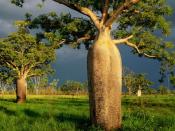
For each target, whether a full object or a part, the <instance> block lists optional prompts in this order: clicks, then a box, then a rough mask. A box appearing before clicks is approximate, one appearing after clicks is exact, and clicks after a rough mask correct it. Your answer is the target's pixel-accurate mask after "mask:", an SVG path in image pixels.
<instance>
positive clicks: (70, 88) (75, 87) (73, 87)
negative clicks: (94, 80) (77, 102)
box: [60, 81, 87, 94]
mask: <svg viewBox="0 0 175 131" xmlns="http://www.w3.org/2000/svg"><path fill="white" fill-rule="evenodd" d="M86 88H87V87H86V86H85V85H84V84H83V83H80V82H77V81H66V82H65V83H64V84H63V85H61V86H60V90H61V91H62V92H64V93H65V94H79V93H82V92H86Z"/></svg>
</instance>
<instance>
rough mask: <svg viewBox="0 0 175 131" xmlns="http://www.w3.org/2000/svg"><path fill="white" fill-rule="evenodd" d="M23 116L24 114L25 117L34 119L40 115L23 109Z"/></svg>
mask: <svg viewBox="0 0 175 131" xmlns="http://www.w3.org/2000/svg"><path fill="white" fill-rule="evenodd" d="M24 114H25V115H26V116H29V117H34V118H36V117H41V115H40V114H39V113H37V112H35V111H32V110H30V109H24Z"/></svg>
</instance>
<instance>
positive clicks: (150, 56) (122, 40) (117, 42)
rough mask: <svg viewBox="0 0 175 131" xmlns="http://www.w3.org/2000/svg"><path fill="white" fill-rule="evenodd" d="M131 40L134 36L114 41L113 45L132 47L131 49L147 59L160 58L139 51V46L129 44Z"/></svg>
mask: <svg viewBox="0 0 175 131" xmlns="http://www.w3.org/2000/svg"><path fill="white" fill-rule="evenodd" d="M131 38H133V35H130V36H128V37H126V38H123V39H118V40H113V43H115V44H125V45H127V46H130V47H132V48H134V49H135V50H136V51H137V53H138V54H141V55H144V56H145V57H148V58H158V56H156V55H149V54H147V53H144V52H141V51H140V50H139V48H138V47H137V45H135V44H134V43H132V42H129V39H131Z"/></svg>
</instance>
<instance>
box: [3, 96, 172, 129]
mask: <svg viewBox="0 0 175 131" xmlns="http://www.w3.org/2000/svg"><path fill="white" fill-rule="evenodd" d="M14 101H15V96H14V95H6V96H0V131H80V130H82V131H84V130H96V131H98V130H100V128H94V127H91V126H90V124H89V123H90V122H89V107H88V97H87V96H64V95H62V96H41V95H37V96H36V95H31V96H28V100H27V102H26V103H25V104H16V103H15V102H14ZM122 109H123V112H122V114H123V124H122V130H124V131H174V130H175V96H144V97H141V98H138V97H135V96H131V97H130V96H124V97H123V99H122Z"/></svg>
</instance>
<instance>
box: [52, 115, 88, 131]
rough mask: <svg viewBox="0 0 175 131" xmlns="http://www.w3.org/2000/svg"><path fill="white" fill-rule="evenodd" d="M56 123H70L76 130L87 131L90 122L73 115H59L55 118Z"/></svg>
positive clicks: (85, 118)
mask: <svg viewBox="0 0 175 131" xmlns="http://www.w3.org/2000/svg"><path fill="white" fill-rule="evenodd" d="M55 119H56V120H57V122H58V123H60V122H62V123H64V122H70V123H74V124H75V127H76V129H77V130H83V131H89V128H90V120H89V119H88V118H87V117H86V116H84V117H83V116H79V115H75V114H68V113H61V114H59V115H58V116H55Z"/></svg>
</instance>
